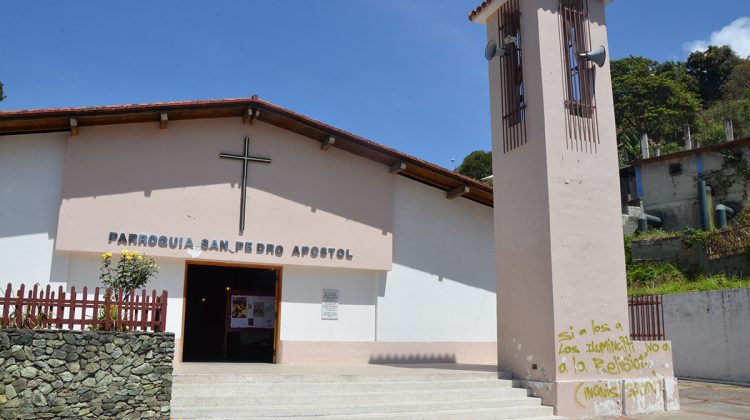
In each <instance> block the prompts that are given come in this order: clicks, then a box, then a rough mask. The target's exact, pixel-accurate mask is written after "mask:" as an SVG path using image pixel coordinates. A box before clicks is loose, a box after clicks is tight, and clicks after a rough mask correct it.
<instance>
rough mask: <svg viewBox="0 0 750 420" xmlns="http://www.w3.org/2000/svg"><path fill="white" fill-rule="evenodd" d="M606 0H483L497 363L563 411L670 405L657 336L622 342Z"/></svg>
mask: <svg viewBox="0 0 750 420" xmlns="http://www.w3.org/2000/svg"><path fill="white" fill-rule="evenodd" d="M608 2H609V1H608V0H486V1H484V3H482V5H480V6H479V7H478V8H477V9H476V10H474V11H473V12H471V14H470V15H469V19H470V20H471V21H473V22H476V23H481V24H484V25H486V27H487V45H486V48H485V57H486V58H487V60H488V65H489V79H490V107H491V120H492V151H493V181H494V189H495V194H494V197H495V202H494V212H495V252H496V262H497V276H498V277H497V307H498V359H499V360H498V365H499V367H500V369H503V370H510V371H512V373H513V377H514V379H520V380H521V381H522V383H524V384H525V386H526V387H527V388H529V389H530V390H531V392H532V393H533V394H534V395H537V396H540V397H542V398H543V401H544V404H546V405H554V406H555V407H556V412H557V414H559V415H563V416H568V417H574V418H575V417H584V416H603V415H619V414H636V413H647V412H656V411H664V410H676V409H678V408H679V402H678V396H677V387H676V382H675V380H674V373H673V368H672V353H671V344H670V343H669V342H667V341H650V342H645V341H632V340H631V338H630V327H629V321H628V301H627V289H626V281H625V259H624V252H623V234H622V226H621V216H620V199H619V188H620V186H619V185H620V184H619V175H618V162H617V142H616V132H615V118H614V106H613V103H612V86H611V81H610V70H609V60H608V59H607V58H606V51H607V30H606V23H605V16H604V8H605V3H608Z"/></svg>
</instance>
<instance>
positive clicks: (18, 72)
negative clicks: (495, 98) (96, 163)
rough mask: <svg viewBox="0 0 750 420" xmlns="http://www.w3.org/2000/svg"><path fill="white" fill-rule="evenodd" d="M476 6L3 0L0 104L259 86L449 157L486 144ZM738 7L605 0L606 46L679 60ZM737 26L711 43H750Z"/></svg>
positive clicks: (442, 159)
mask: <svg viewBox="0 0 750 420" xmlns="http://www.w3.org/2000/svg"><path fill="white" fill-rule="evenodd" d="M479 2H480V0H358V1H354V0H326V1H323V0H318V1H303V0H285V1H266V2H260V1H210V2H209V1H205V2H197V1H176V0H172V1H158V2H156V1H148V2H146V1H135V0H131V1H127V2H102V1H77V2H60V1H10V0H6V1H3V2H2V3H0V16H3V17H4V18H3V24H2V25H0V81H2V82H3V83H4V84H5V93H6V96H7V97H8V98H7V99H6V100H5V101H3V102H0V110H8V109H33V108H49V107H68V106H93V105H112V104H124V103H143V102H161V101H173V100H192V99H209V98H226V97H243V96H250V95H252V94H257V95H259V96H260V97H261V98H263V99H266V100H269V101H271V102H274V103H276V104H278V105H281V106H284V107H287V108H291V109H292V110H294V111H297V112H300V113H303V114H306V115H309V116H311V117H313V118H317V119H320V120H322V121H324V122H326V123H329V124H332V125H335V126H338V127H340V128H343V129H345V130H348V131H351V132H354V133H357V134H359V135H362V136H364V137H367V138H370V139H372V140H374V141H377V142H379V143H383V144H386V145H388V146H391V147H395V148H397V149H399V150H402V151H404V152H406V153H410V154H413V155H416V156H418V157H420V158H423V159H426V160H429V161H431V162H434V163H437V164H440V165H443V166H446V167H452V164H451V161H450V160H451V159H456V160H457V161H458V162H460V161H461V159H462V158H463V157H464V156H465V155H466V154H468V153H469V152H471V151H472V150H476V149H489V148H490V128H489V96H488V92H487V65H486V62H485V60H484V57H483V49H484V39H485V35H484V27H482V26H480V25H477V24H473V23H470V22H469V21H468V20H467V18H466V14H467V13H468V12H469V11H470V10H471V9H472V8H473V7H475V6H476V5H477V4H478V3H479ZM743 16H750V1H748V0H715V1H712V2H710V3H707V2H705V1H702V0H658V1H655V0H615V1H614V2H613V3H612V4H611V5H610V6H608V9H607V19H608V26H609V36H610V49H611V54H612V56H613V57H614V58H621V57H625V56H628V55H631V54H632V55H644V56H646V57H649V58H653V59H656V60H667V59H684V58H685V57H686V51H687V49H689V48H690V47H694V46H698V47H700V46H701V45H704V44H701V43H700V42H701V41H703V42H704V43H706V42H710V40H711V34H712V32H717V31H721V30H722V28H724V27H727V26H728V25H730V23H732V22H733V21H736V20H737V19H738V18H740V17H743ZM748 22H750V20H749V21H748ZM747 26H750V23H748V25H745V21H739V23H738V24H736V25H734V27H732V28H734V29H732V28H729V29H726V30H724V31H723V32H719V33H717V34H715V35H714V39H718V40H726V39H729V40H730V41H729V42H735V43H737V45H739V46H741V47H742V48H744V46H745V45H747V46H748V47H747V48H750V45H749V43H750V32H748V31H746V29H747ZM695 41H698V42H695ZM747 54H750V52H748V53H747Z"/></svg>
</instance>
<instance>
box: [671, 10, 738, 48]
mask: <svg viewBox="0 0 750 420" xmlns="http://www.w3.org/2000/svg"><path fill="white" fill-rule="evenodd" d="M709 45H729V46H730V47H732V49H733V50H734V52H736V53H737V55H739V56H740V57H747V56H750V17H747V16H743V17H741V18H738V19H735V20H734V22H732V23H730V24H729V25H727V26H725V27H723V28H721V29H720V30H718V31H714V32H712V33H711V36H710V37H709V39H707V40H706V39H696V40H695V41H690V42H686V43H684V44H682V48H683V49H684V50H685V52H687V53H691V52H693V51H705V50H706V48H708V46H709Z"/></svg>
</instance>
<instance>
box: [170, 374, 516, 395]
mask: <svg viewBox="0 0 750 420" xmlns="http://www.w3.org/2000/svg"><path fill="white" fill-rule="evenodd" d="M512 386H513V382H512V381H509V380H505V379H495V380H490V381H470V380H462V381H418V382H409V381H402V382H320V383H295V382H281V383H221V382H217V383H211V384H207V383H193V382H186V381H183V380H179V378H178V377H175V381H174V383H173V386H172V389H173V390H174V391H175V392H177V394H178V395H209V394H206V393H210V395H228V394H233V393H235V392H236V391H237V390H238V389H243V390H244V389H248V390H252V392H255V393H263V394H265V393H321V392H326V393H328V392H331V393H341V392H387V391H420V390H433V391H440V390H446V389H447V390H462V389H510V388H511V387H512Z"/></svg>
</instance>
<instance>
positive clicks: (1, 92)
mask: <svg viewBox="0 0 750 420" xmlns="http://www.w3.org/2000/svg"><path fill="white" fill-rule="evenodd" d="M3 99H5V95H4V94H3V82H0V101H2V100H3Z"/></svg>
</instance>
